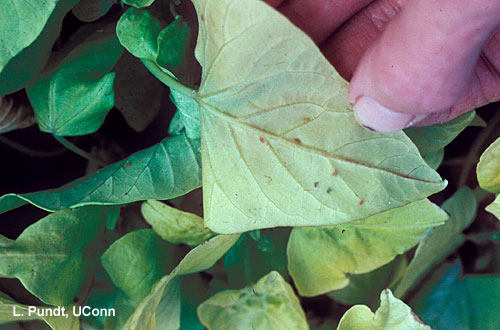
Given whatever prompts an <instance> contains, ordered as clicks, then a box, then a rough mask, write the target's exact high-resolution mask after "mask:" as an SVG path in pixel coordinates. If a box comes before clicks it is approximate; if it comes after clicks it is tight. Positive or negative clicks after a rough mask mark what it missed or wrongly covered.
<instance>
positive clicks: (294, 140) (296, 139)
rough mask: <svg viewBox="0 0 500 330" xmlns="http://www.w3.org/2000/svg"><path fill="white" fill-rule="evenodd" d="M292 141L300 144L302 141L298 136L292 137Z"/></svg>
mask: <svg viewBox="0 0 500 330" xmlns="http://www.w3.org/2000/svg"><path fill="white" fill-rule="evenodd" d="M293 142H294V143H297V144H302V141H300V139H299V138H295V139H293Z"/></svg>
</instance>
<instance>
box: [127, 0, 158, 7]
mask: <svg viewBox="0 0 500 330" xmlns="http://www.w3.org/2000/svg"><path fill="white" fill-rule="evenodd" d="M122 2H123V3H124V4H126V5H129V6H134V7H135V8H144V7H148V6H150V5H151V4H152V3H153V2H155V0H122Z"/></svg>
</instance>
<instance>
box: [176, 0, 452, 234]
mask: <svg viewBox="0 0 500 330" xmlns="http://www.w3.org/2000/svg"><path fill="white" fill-rule="evenodd" d="M193 2H194V5H195V8H196V11H197V13H198V21H199V26H200V30H199V34H198V43H197V47H196V58H197V59H198V61H199V62H200V64H201V66H202V68H203V74H202V82H201V86H200V88H199V90H198V92H197V93H196V94H195V95H194V97H193V95H191V94H190V93H187V92H186V93H185V94H186V96H187V97H193V98H194V99H195V100H197V101H198V103H199V104H200V106H201V123H202V157H203V193H204V218H205V223H206V225H207V227H209V228H210V229H212V230H213V231H215V232H218V233H235V232H242V231H247V230H251V229H258V228H267V227H276V226H319V225H333V224H339V223H345V222H349V221H352V220H358V219H363V218H366V217H368V216H371V215H374V214H377V213H380V212H382V211H385V210H388V209H390V208H393V207H398V206H403V205H406V204H408V203H410V202H412V201H415V200H420V199H423V198H425V197H426V196H428V195H430V194H432V193H435V192H437V191H439V190H441V189H443V188H444V187H445V185H446V183H445V182H443V181H442V180H441V178H440V177H439V175H438V174H437V173H436V172H435V171H434V170H432V169H431V168H429V167H428V166H427V164H426V163H425V162H424V161H423V159H422V158H421V157H420V154H419V151H418V149H417V148H416V147H415V145H414V144H413V143H412V142H411V140H410V139H409V138H408V137H407V136H406V135H405V134H404V133H402V132H399V133H395V134H391V135H380V134H377V133H373V132H369V131H367V130H365V129H363V128H361V127H360V126H359V124H358V123H357V122H356V120H355V119H354V116H353V112H352V107H351V105H350V104H349V99H348V83H347V82H346V81H345V80H344V79H342V78H341V77H340V75H339V74H338V73H337V72H336V71H335V69H334V68H333V67H332V66H331V64H330V63H329V62H328V61H327V60H326V59H325V58H324V56H323V55H322V53H321V51H320V50H319V49H318V47H317V46H316V45H315V44H314V42H313V41H312V40H311V39H309V38H308V37H307V36H306V35H305V34H304V32H302V31H301V30H299V29H298V28H297V27H295V26H294V25H293V24H292V23H290V21H288V20H287V19H286V18H285V17H283V16H281V14H279V13H278V12H277V11H276V10H274V9H272V8H271V7H269V6H268V5H266V4H265V3H264V2H262V1H257V0H194V1H193Z"/></svg>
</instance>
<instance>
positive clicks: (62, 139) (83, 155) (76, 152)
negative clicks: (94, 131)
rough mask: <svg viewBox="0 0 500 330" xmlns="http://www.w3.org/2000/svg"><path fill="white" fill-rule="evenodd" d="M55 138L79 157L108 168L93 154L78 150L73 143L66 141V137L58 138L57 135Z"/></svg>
mask: <svg viewBox="0 0 500 330" xmlns="http://www.w3.org/2000/svg"><path fill="white" fill-rule="evenodd" d="M54 138H55V139H56V140H57V141H58V142H59V143H61V144H62V145H63V146H65V147H66V148H67V149H69V150H71V151H73V152H74V153H75V154H77V155H79V156H82V157H83V158H85V159H87V160H89V161H93V162H96V163H97V164H98V165H99V166H102V167H104V166H106V164H104V163H103V162H102V161H101V160H99V159H97V158H95V157H94V156H92V155H91V154H89V153H88V152H86V151H84V150H82V149H80V148H78V147H77V146H75V145H74V144H73V143H71V142H69V141H68V140H66V139H65V138H64V137H62V136H57V135H54Z"/></svg>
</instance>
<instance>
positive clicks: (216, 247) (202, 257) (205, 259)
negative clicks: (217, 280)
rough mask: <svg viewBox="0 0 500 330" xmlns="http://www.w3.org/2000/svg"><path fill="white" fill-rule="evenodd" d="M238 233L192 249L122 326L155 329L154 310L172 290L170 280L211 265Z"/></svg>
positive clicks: (225, 250)
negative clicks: (166, 293)
mask: <svg viewBox="0 0 500 330" xmlns="http://www.w3.org/2000/svg"><path fill="white" fill-rule="evenodd" d="M238 237H239V235H219V236H215V237H214V238H212V239H211V240H209V241H207V242H205V243H202V244H200V245H198V246H197V247H195V248H194V249H192V250H191V251H190V252H189V253H188V254H187V255H186V256H185V257H184V259H182V260H181V262H180V263H179V265H177V267H176V268H175V269H174V270H173V271H172V272H171V273H170V274H169V275H166V276H164V277H163V278H162V279H160V280H159V281H158V282H157V283H156V284H155V285H154V286H153V289H152V291H151V293H150V294H149V295H148V296H147V297H146V298H145V299H144V300H143V301H142V302H141V303H140V304H139V306H138V307H137V308H136V310H135V311H134V313H133V314H132V315H131V316H130V318H129V319H128V321H127V323H126V324H125V326H124V327H123V329H124V330H125V329H126V330H131V329H134V330H150V329H152V330H154V329H157V316H156V311H157V308H158V306H159V305H160V304H161V300H162V299H170V297H167V298H164V297H165V292H169V291H170V290H173V289H172V288H171V286H173V285H175V282H174V281H172V280H173V279H174V278H175V277H176V276H178V275H185V274H190V273H196V272H199V271H202V270H205V269H208V268H210V267H212V266H213V265H214V264H215V263H216V262H217V260H219V259H220V258H221V257H222V256H223V255H224V254H225V253H226V252H227V250H229V248H231V246H232V245H233V244H234V243H235V242H236V241H237V240H238Z"/></svg>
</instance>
